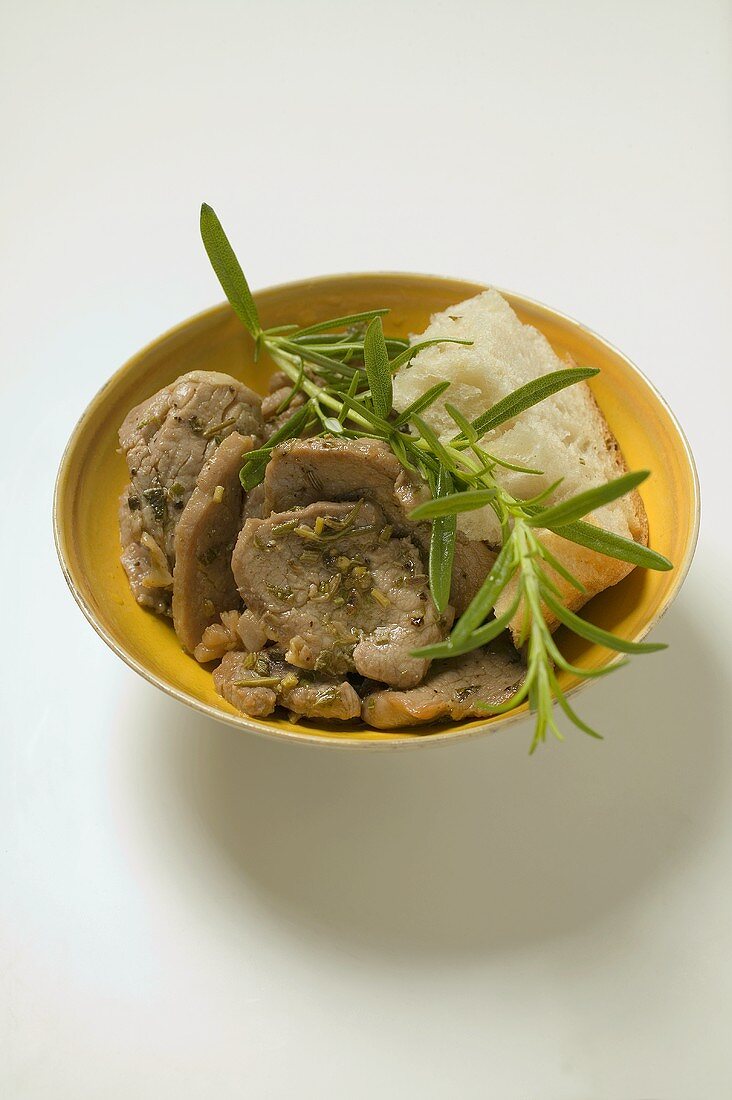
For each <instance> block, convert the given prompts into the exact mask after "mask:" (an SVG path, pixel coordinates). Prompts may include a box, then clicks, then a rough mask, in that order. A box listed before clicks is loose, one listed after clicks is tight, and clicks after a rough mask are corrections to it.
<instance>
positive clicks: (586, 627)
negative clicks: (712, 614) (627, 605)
mask: <svg viewBox="0 0 732 1100" xmlns="http://www.w3.org/2000/svg"><path fill="white" fill-rule="evenodd" d="M544 602H545V603H546V605H547V607H549V608H551V610H552V611H553V612H554V614H555V615H556V617H557V618H558V619H559V621H560V622H562V623H564V625H565V626H568V627H569V628H570V630H571V631H573V633H574V634H579V636H580V638H585V639H586V640H587V641H588V642H595V644H596V645H601V646H604V647H605V648H606V649H614V650H615V651H616V653H658V652H659V651H660V650H662V649H666V646H665V645H664V644H663V643H662V642H629V641H627V639H625V638H618V636H617V635H616V634H611V633H610V631H609V630H603V629H602V628H601V627H599V626H595V625H594V624H593V623H589V622H588V621H587V620H586V619H581V618H580V616H579V615H575V613H574V611H570V610H569V608H568V607H565V606H564V604H562V603H560V602H559V601H558V600H556V599H555V598H554V596H552V595H550V594H549V593H548V592H547V593H545V595H544Z"/></svg>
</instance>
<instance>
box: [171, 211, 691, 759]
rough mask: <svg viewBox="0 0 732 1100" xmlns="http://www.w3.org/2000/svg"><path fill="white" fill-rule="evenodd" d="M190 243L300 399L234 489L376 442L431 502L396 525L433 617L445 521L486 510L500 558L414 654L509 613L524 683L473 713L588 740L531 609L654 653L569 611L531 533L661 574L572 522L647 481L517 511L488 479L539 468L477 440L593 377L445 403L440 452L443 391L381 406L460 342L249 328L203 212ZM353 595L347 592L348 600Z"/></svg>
mask: <svg viewBox="0 0 732 1100" xmlns="http://www.w3.org/2000/svg"><path fill="white" fill-rule="evenodd" d="M201 236H202V239H203V243H204V246H205V248H206V251H207V253H208V256H209V259H210V261H211V264H212V266H213V269H214V271H215V273H216V275H217V277H218V279H219V282H220V283H221V286H222V287H223V290H224V292H225V294H226V296H227V298H228V300H229V302H230V303H231V305H232V307H233V309H234V311H235V313H236V314H237V316H238V317H239V318H240V320H241V321H242V322H243V324H244V325H245V327H246V328H247V330H248V331H249V333H250V334H251V336H252V338H253V339H254V341H255V352H256V356H257V357H258V356H260V355H261V353H262V352H263V351H266V352H267V353H268V354H269V356H270V358H271V359H272V360H273V362H274V363H275V364H276V365H277V367H278V368H279V369H280V370H282V371H283V372H284V373H285V374H286V375H287V377H288V378H289V379H290V381H291V382H292V394H293V395H294V393H296V392H297V393H302V394H303V395H304V396H305V398H306V400H305V403H304V404H302V405H301V406H300V407H299V408H298V409H297V410H296V411H295V412H294V413H293V415H292V416H291V417H289V418H288V419H287V420H286V422H285V423H284V424H283V425H282V426H281V427H280V428H279V430H278V431H277V432H276V433H275V434H274V435H273V436H272V437H271V438H270V440H269V441H268V442H267V443H266V444H265V445H264V446H263V447H261V448H260V449H259V450H258V451H253V452H250V454H249V455H248V457H247V461H246V463H245V464H244V466H243V468H242V472H241V480H242V484H243V486H244V487H245V488H246V489H251V488H253V487H254V486H255V485H257V484H259V482H261V481H262V479H263V477H264V472H265V468H266V466H267V462H268V461H269V456H270V453H271V451H272V449H273V448H274V447H275V446H277V444H279V443H281V442H284V441H285V440H287V439H291V438H294V437H296V436H302V435H305V434H311V435H312V434H320V435H323V434H326V435H328V434H330V435H336V436H340V437H344V438H347V439H356V438H360V437H368V438H372V439H379V440H382V441H384V442H386V443H387V444H388V445H389V446H390V447H391V449H392V451H393V452H394V454H395V455H396V457H397V459H398V460H399V462H400V463H401V464H402V466H403V467H404V468H405V469H406V470H408V471H409V472H410V473H412V474H415V475H417V476H419V477H420V478H421V479H422V480H423V481H424V482H426V484H427V485H428V486H429V489H430V492H431V496H432V500H430V501H429V502H427V503H425V504H422V505H420V506H419V507H417V508H415V509H414V510H413V511H412V512H411V515H410V518H411V519H412V520H414V521H429V522H431V524H432V528H431V540H430V549H429V580H430V590H431V593H432V598H433V600H434V603H435V606H436V608H437V609H438V611H440V612H443V611H444V610H445V608H446V606H447V603H448V599H449V595H450V585H451V579H452V565H453V556H454V552H455V540H456V526H457V516H458V515H459V514H460V513H462V512H466V511H471V510H473V509H477V508H482V507H486V506H487V507H489V508H491V509H492V510H493V512H494V513H495V515H496V517H497V519H498V521H499V523H500V527H501V534H502V547H501V550H500V552H499V554H498V556H497V558H496V560H495V563H494V564H493V567H492V568H491V571H490V573H489V575H488V576H487V577H486V579H485V581H484V583H483V585H482V587H481V589H480V590H479V592H478V593H477V595H476V596H475V597H474V599H473V600H472V602H471V603H470V605H469V607H468V608H467V610H466V611H465V612H464V613H463V615H462V616H461V617H460V619H459V620H458V621H457V623H456V624H455V626H454V628H453V630H452V633H451V634H450V636H449V638H448V639H446V640H445V641H444V642H441V643H439V644H438V645H433V646H428V647H426V648H424V649H421V650H417V651H416V653H415V656H421V657H429V658H431V659H433V660H439V659H443V658H448V657H455V656H459V655H460V654H464V653H468V652H470V651H471V650H474V649H477V648H478V647H480V646H483V645H485V644H487V642H489V641H490V640H491V639H493V638H495V637H497V636H498V634H500V633H501V632H502V631H504V630H505V629H506V628H507V627H508V626H509V624H510V623H511V622H512V620H514V617H515V616H517V615H519V616H520V617H521V618H520V627H519V630H518V637H517V639H516V641H517V645H518V646H519V647H522V646H525V647H526V655H527V664H528V669H527V675H526V678H525V680H524V682H523V684H522V686H521V687H520V688H519V689H518V691H517V692H516V694H515V695H514V696H513V697H512V698H511V699H509V700H508V702H506V703H505V704H503V705H502V706H500V707H489V706H488V705H487V704H486V705H485V710H486V711H487V712H489V713H492V714H497V713H504V712H506V711H508V710H511V709H513V708H515V707H517V706H518V705H519V704H520V703H522V702H523V701H524V700H528V703H529V706H530V709H531V711H532V712H533V713H534V714H535V716H536V727H535V733H534V739H533V742H532V745H531V751H533V750H534V749H535V748H536V746H537V744H538V743H539V742H540V741H544V740H545V738H546V733H547V730H550V731H551V732H553V733H554V734H555V735H556V737H558V738H559V739H562V733H561V731H560V730H559V727H558V726H557V723H556V720H555V716H554V713H553V709H552V704H553V703H554V702H557V703H558V704H559V706H560V708H561V709H562V710H563V711H564V713H565V715H566V716H567V717H568V718H569V719H570V720H571V721H572V722H573V723H574V724H575V725H576V726H578V727H579V728H580V729H581V730H584V731H585V732H586V733H589V734H590V735H592V736H594V737H597V736H599V734H597V733H596V732H595V731H594V730H592V729H591V728H590V727H589V726H588V725H586V723H584V722H583V721H582V719H581V718H579V716H578V715H577V714H575V712H574V710H573V709H572V708H571V706H570V704H569V702H568V700H567V698H566V694H565V692H564V691H563V690H562V688H561V686H560V684H559V681H558V678H557V674H556V671H555V668H558V669H560V670H563V671H565V672H567V673H570V674H572V675H574V676H577V677H580V678H586V677H590V676H596V675H599V674H600V673H598V672H595V671H592V670H588V669H583V668H579V667H576V666H575V665H573V664H571V663H570V662H569V661H567V660H566V658H565V657H564V656H563V655H562V653H561V651H560V650H559V648H558V646H557V644H556V642H555V640H554V638H553V636H552V634H551V631H550V629H549V627H548V626H547V623H546V619H545V609H548V611H550V612H551V613H552V614H553V615H555V616H556V618H557V619H558V620H559V621H560V622H561V623H562V624H563V625H564V626H566V627H567V628H568V629H569V630H571V631H572V632H573V633H575V634H576V635H578V636H579V637H581V638H584V639H587V640H589V641H591V642H594V643H595V644H597V645H601V646H604V647H606V648H608V649H611V650H614V651H616V652H619V653H650V652H653V651H655V650H659V649H664V648H665V647H664V646H663V645H657V644H638V643H633V642H628V641H625V640H624V639H622V638H618V637H616V636H615V635H614V634H611V633H609V632H608V631H605V630H601V629H600V628H599V627H595V626H593V625H592V624H591V623H589V622H587V621H586V620H585V619H582V618H580V617H579V616H577V615H576V614H574V612H572V611H569V610H568V609H567V608H566V607H565V606H564V604H563V603H562V601H561V597H560V593H559V592H558V590H557V588H556V586H555V584H554V582H553V581H552V579H551V577H550V574H549V571H550V570H551V571H554V572H555V573H556V574H558V575H559V576H561V577H562V578H563V579H564V580H565V581H566V582H567V583H569V584H571V585H573V586H574V587H576V588H578V589H580V590H582V585H581V583H580V581H578V580H577V578H576V577H574V576H573V575H572V574H571V573H570V572H569V571H568V570H567V569H566V568H565V567H564V566H563V565H562V564H561V563H560V562H558V561H557V559H556V558H555V557H554V556H553V555H552V554H551V552H550V551H549V550H548V548H547V546H546V545H545V544H544V541H543V540H542V537H541V534H540V532H541V530H548V531H551V532H553V533H555V534H558V535H560V536H561V537H562V538H563V539H567V540H568V541H570V542H573V543H576V544H578V545H580V546H584V547H587V548H589V549H590V550H593V551H595V552H597V553H600V554H604V555H606V556H608V557H611V558H617V559H619V560H621V561H625V562H628V563H630V564H632V565H635V566H641V567H643V568H646V569H655V570H666V569H670V568H672V565H671V562H669V561H668V559H666V558H664V557H663V556H662V555H661V554H658V553H657V552H655V551H653V550H651V549H649V548H648V547H646V546H643V545H642V544H640V543H636V542H633V541H632V540H630V539H627V538H623V537H622V536H620V535H616V534H613V533H612V532H610V531H606V530H603V529H601V528H599V527H597V526H595V525H594V524H592V523H588V522H586V521H585V518H584V517H586V516H587V515H589V514H590V513H591V512H593V511H594V510H595V509H596V508H599V507H601V506H603V505H605V504H607V503H609V502H612V501H614V500H617V499H618V498H619V497H621V496H623V495H625V494H626V493H628V492H631V491H632V490H633V489H634V488H635V487H636V486H638V485H639V484H640V483H641V482H642V481H643V480H644V479H645V478H646V477H647V476H648V472H647V471H640V472H637V473H630V474H625V475H623V476H622V477H619V478H616V479H615V480H614V481H610V482H608V483H607V484H604V485H600V486H598V487H596V488H593V489H590V490H588V491H585V492H582V493H579V494H577V495H576V496H574V497H572V498H570V499H569V500H565V501H563V502H562V503H561V504H558V505H554V506H552V505H548V506H547V505H546V503H545V502H546V499H547V497H548V496H550V495H551V494H552V493H553V491H554V490H555V489H556V488H557V485H553V486H550V487H549V488H548V489H547V490H545V491H544V492H543V493H541V494H539V495H537V496H535V497H533V498H529V499H526V500H520V499H518V498H517V497H515V496H512V495H511V494H510V493H509V492H508V491H507V490H506V489H504V488H503V487H502V486H501V484H500V483H499V481H498V480H497V479H496V476H495V475H496V470H497V468H498V467H505V468H507V469H509V470H516V471H520V472H523V473H526V474H536V473H540V472H541V471H537V470H534V469H532V468H531V467H527V466H524V465H521V464H519V463H518V462H509V461H507V460H506V459H503V458H499V457H497V456H496V455H494V454H492V453H491V452H490V451H488V450H487V449H486V448H485V446H483V444H482V442H481V441H482V439H483V437H484V436H485V435H486V433H487V432H489V431H491V430H492V429H494V428H497V427H499V426H500V425H502V424H505V423H506V422H507V421H509V420H512V419H513V418H514V417H516V416H518V415H519V414H520V413H522V412H524V411H525V410H526V409H529V408H531V407H532V406H534V405H536V404H538V403H539V402H541V401H544V400H545V399H546V398H548V397H550V396H552V395H553V394H556V393H559V392H560V391H561V390H563V389H565V388H566V387H568V386H572V385H574V384H576V383H578V382H581V381H584V380H586V379H588V378H591V377H592V376H593V375H595V374H597V373H598V371H597V370H595V369H593V368H589V367H567V368H564V369H561V370H556V371H553V372H551V373H548V374H545V375H543V376H541V377H539V378H536V379H534V380H533V381H530V382H527V383H526V384H525V385H522V386H520V387H519V388H518V389H516V390H515V391H514V392H513V393H510V394H508V395H507V396H506V397H504V398H502V399H501V400H500V401H498V402H496V403H495V404H494V405H493V406H492V407H491V408H489V409H486V410H485V411H484V412H482V413H481V414H480V415H479V416H477V417H476V418H475V419H473V420H472V421H468V420H467V419H466V418H465V417H464V416H463V415H462V414H461V413H460V412H459V411H458V410H457V409H456V408H454V407H453V406H451V405H446V406H445V408H446V410H447V411H448V413H449V415H450V416H451V417H452V419H453V420H454V422H455V428H456V431H455V434H454V435H453V436H452V438H451V439H449V440H447V441H445V440H444V439H441V438H438V436H437V435H436V434H435V432H434V431H433V430H432V429H431V428H430V427H429V425H428V424H427V423H426V422H425V421H424V419H423V418H422V414H423V413H424V412H425V411H426V410H427V409H428V408H430V406H431V405H432V404H434V402H435V401H436V400H437V399H438V398H439V397H441V396H442V395H443V394H444V393H445V392H446V390H447V389H448V387H449V385H450V383H449V382H447V381H445V382H440V383H437V384H436V385H434V386H432V387H431V388H430V389H429V390H427V391H426V392H425V393H423V394H421V395H420V396H419V397H418V398H417V399H416V400H415V401H413V402H412V404H411V405H409V406H408V407H407V408H405V409H403V410H402V411H401V412H400V413H398V414H397V413H395V412H394V410H393V408H392V378H393V376H394V374H395V372H396V371H397V370H399V369H400V368H401V367H403V366H404V365H406V363H408V362H409V360H410V359H411V358H412V357H413V356H414V355H416V354H417V352H419V351H420V350H421V349H422V348H423V347H428V346H431V345H433V344H435V343H459V344H469V343H470V341H466V340H449V339H446V340H439V341H438V340H427V341H424V342H423V343H421V344H411V345H410V344H409V342H408V341H406V340H402V339H397V338H392V337H385V336H384V332H383V328H382V318H383V317H384V316H385V315H386V314H387V313H388V310H387V309H370V310H365V311H363V312H359V313H352V314H350V315H348V316H343V317H335V318H333V319H331V320H328V321H320V322H318V323H317V324H314V325H309V326H306V327H304V328H302V327H298V326H297V325H280V326H277V327H276V328H270V329H263V328H262V326H261V324H260V320H259V315H258V312H257V308H256V305H255V303H254V299H253V298H252V296H251V293H250V291H249V286H248V284H247V280H246V278H245V276H244V273H243V271H242V269H241V267H240V265H239V262H238V260H237V258H236V256H235V254H234V252H233V250H232V248H231V245H230V244H229V241H228V239H227V237H226V234H225V233H224V230H223V228H222V226H221V224H220V222H219V220H218V218H217V216H216V214H215V213H214V211H213V210H212V209H211V207H210V206H207V205H206V204H204V205H203V206H202V208H201ZM283 407H286V406H283ZM220 427H221V426H219V427H218V429H217V430H220ZM193 430H195V429H193ZM199 430H200V429H199ZM357 507H358V506H357ZM354 512H355V509H354ZM343 522H344V523H345V522H346V521H343ZM294 530H295V534H297V535H298V536H300V537H301V538H303V539H304V540H310V541H314V542H319V543H323V542H327V541H330V540H332V539H336V538H338V536H339V534H340V533H342V529H339V528H335V529H334V530H332V531H329V532H327V533H326V530H325V524H321V526H320V529H318V528H317V525H316V528H315V529H313V528H310V527H307V526H306V525H299V526H296V527H295V529H294ZM387 531H388V533H387ZM390 536H391V530H390V529H388V528H386V527H385V528H384V530H383V531H382V533H381V537H383V539H384V541H388V539H389V538H390ZM305 552H307V551H305ZM354 573H355V570H354ZM353 595H354V590H353V589H352V591H351V594H350V595H349V598H348V599H349V602H350V600H351V599H352V597H353ZM371 595H372V597H373V598H374V599H376V600H377V602H381V601H382V598H383V600H386V602H387V604H388V602H389V600H388V597H387V596H386V595H385V594H384V593H382V592H380V591H379V590H378V589H373V588H372V589H371ZM502 595H508V601H507V602H508V604H509V606H508V607H507V609H506V610H505V611H502V612H501V614H499V615H498V616H497V617H495V615H494V607H495V606H496V603H497V602H498V600H499V598H500V597H501V596H502ZM504 602H506V601H504ZM611 667H617V665H613V666H611ZM604 671H610V669H607V670H602V672H604Z"/></svg>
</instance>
